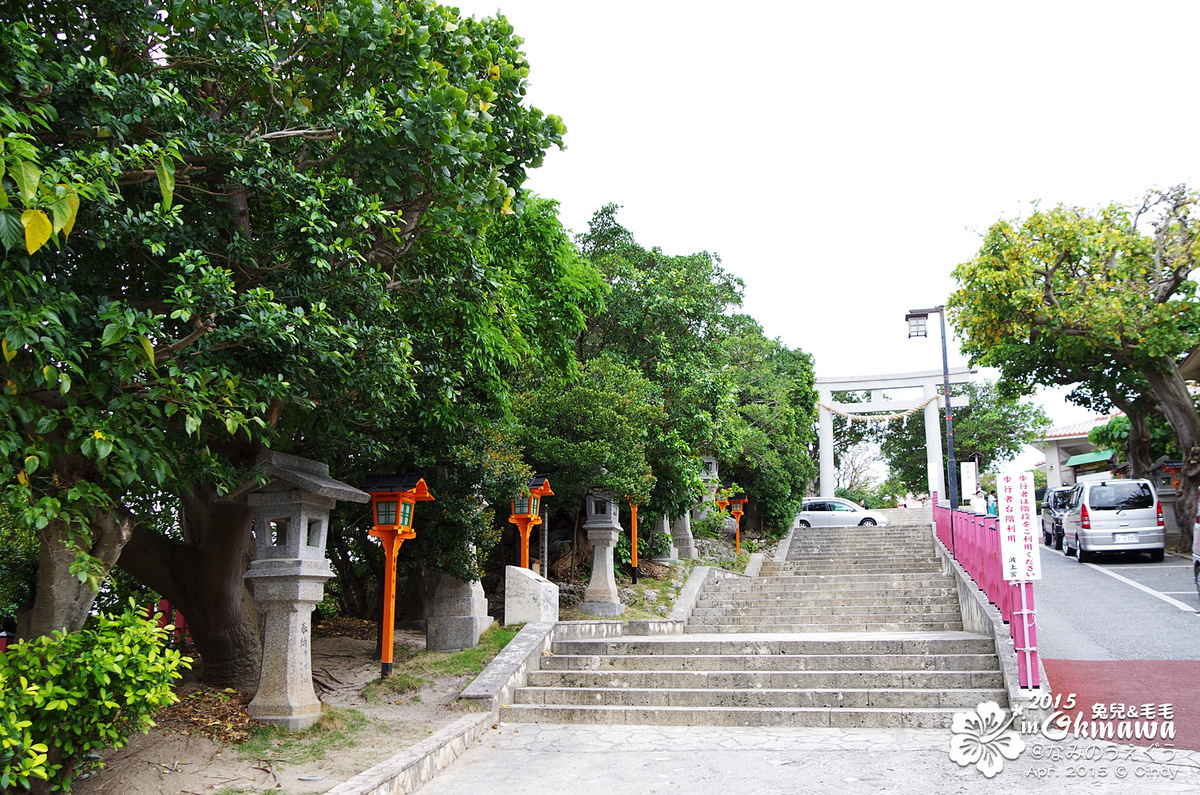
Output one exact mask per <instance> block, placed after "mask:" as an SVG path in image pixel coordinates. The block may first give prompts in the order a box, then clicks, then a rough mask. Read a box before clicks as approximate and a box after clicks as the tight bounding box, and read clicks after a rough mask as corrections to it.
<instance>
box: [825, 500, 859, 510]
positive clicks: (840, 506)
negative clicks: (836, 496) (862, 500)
mask: <svg viewBox="0 0 1200 795" xmlns="http://www.w3.org/2000/svg"><path fill="white" fill-rule="evenodd" d="M829 508H830V510H833V511H853V510H854V507H853V506H851V505H847V504H846V503H844V502H831V503H829Z"/></svg>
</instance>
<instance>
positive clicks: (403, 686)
mask: <svg viewBox="0 0 1200 795" xmlns="http://www.w3.org/2000/svg"><path fill="white" fill-rule="evenodd" d="M428 683H429V680H428V679H422V678H420V677H419V676H412V675H411V674H406V673H404V672H403V671H396V672H394V673H392V674H391V675H390V676H388V678H387V679H374V680H372V681H370V682H367V684H366V686H364V687H363V689H362V694H363V698H365V699H366V700H367V701H391V700H392V697H393V696H397V695H403V694H404V693H411V692H412V691H414V690H420V689H421V688H422V687H424V686H425V685H426V684H428Z"/></svg>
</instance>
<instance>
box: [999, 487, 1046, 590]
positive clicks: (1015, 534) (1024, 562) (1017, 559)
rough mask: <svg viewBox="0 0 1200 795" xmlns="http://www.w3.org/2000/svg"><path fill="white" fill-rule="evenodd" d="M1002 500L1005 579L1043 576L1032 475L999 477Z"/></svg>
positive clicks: (1001, 550) (1001, 518)
mask: <svg viewBox="0 0 1200 795" xmlns="http://www.w3.org/2000/svg"><path fill="white" fill-rule="evenodd" d="M996 490H997V494H996V499H997V501H998V502H999V503H1000V505H999V508H1000V560H1001V561H1002V565H1003V569H1004V579H1005V580H1007V581H1009V582H1028V581H1030V580H1040V579H1042V560H1041V558H1040V557H1038V546H1039V544H1038V537H1037V520H1036V519H1035V517H1034V514H1033V508H1034V503H1035V500H1034V494H1033V475H1032V474H1030V473H1029V472H1008V473H1004V474H1001V475H998V476H997V477H996Z"/></svg>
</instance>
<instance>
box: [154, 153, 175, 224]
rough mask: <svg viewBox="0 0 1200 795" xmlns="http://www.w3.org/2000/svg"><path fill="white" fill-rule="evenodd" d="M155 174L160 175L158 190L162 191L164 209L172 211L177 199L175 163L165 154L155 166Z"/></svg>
mask: <svg viewBox="0 0 1200 795" xmlns="http://www.w3.org/2000/svg"><path fill="white" fill-rule="evenodd" d="M154 173H155V174H157V175H158V189H159V190H160V191H162V199H163V209H164V210H169V209H171V202H172V200H173V199H174V197H175V163H174V161H172V160H171V158H170V156H169V155H168V154H167V153H166V152H163V153H162V154H160V155H159V156H158V161H157V162H156V163H155V164H154Z"/></svg>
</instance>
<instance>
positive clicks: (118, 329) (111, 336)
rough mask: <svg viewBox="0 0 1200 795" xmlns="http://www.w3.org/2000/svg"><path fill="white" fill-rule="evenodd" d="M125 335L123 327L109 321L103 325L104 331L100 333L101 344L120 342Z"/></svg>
mask: <svg viewBox="0 0 1200 795" xmlns="http://www.w3.org/2000/svg"><path fill="white" fill-rule="evenodd" d="M124 336H125V328H124V327H123V326H121V325H119V324H117V323H109V324H108V325H107V326H105V327H104V332H103V333H102V334H101V335H100V344H101V345H112V344H114V343H117V342H120V341H121V338H122V337H124Z"/></svg>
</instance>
